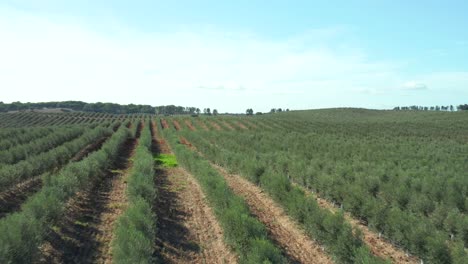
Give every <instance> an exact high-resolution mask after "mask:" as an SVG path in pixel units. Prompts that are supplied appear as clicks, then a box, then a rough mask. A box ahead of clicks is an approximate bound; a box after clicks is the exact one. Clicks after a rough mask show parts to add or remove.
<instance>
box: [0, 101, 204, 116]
mask: <svg viewBox="0 0 468 264" xmlns="http://www.w3.org/2000/svg"><path fill="white" fill-rule="evenodd" d="M44 108H62V109H70V110H73V111H83V112H97V113H111V114H135V113H144V114H162V115H184V114H186V115H191V114H200V112H201V111H200V109H199V108H197V107H184V106H176V105H163V106H151V105H140V104H128V105H121V104H116V103H101V102H97V103H86V102H82V101H64V102H41V103H29V102H28V103H21V102H12V103H11V104H6V103H3V102H0V112H9V111H28V110H36V109H44Z"/></svg>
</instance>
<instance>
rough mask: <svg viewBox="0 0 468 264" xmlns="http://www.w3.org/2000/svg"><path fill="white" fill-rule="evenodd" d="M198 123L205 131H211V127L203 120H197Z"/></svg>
mask: <svg viewBox="0 0 468 264" xmlns="http://www.w3.org/2000/svg"><path fill="white" fill-rule="evenodd" d="M197 124H198V125H199V126H200V127H201V128H203V129H204V130H205V131H209V130H210V129H209V128H208V127H207V126H206V124H205V123H203V122H202V121H200V120H197Z"/></svg>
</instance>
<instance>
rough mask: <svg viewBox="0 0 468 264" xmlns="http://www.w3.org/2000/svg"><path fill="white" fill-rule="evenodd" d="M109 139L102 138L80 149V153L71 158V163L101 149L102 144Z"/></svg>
mask: <svg viewBox="0 0 468 264" xmlns="http://www.w3.org/2000/svg"><path fill="white" fill-rule="evenodd" d="M108 138H109V137H102V138H100V139H98V140H97V141H96V142H93V143H91V144H89V145H88V146H86V147H85V148H84V149H82V150H81V151H80V152H78V153H76V155H75V156H74V157H73V158H71V161H80V160H82V159H84V158H85V157H86V156H88V155H89V154H90V153H91V152H94V151H96V150H98V149H100V148H101V146H102V144H104V142H105V141H106V140H107V139H108Z"/></svg>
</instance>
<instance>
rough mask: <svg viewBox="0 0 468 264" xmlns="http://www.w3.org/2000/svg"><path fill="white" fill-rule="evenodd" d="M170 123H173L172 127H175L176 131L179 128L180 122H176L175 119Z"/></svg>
mask: <svg viewBox="0 0 468 264" xmlns="http://www.w3.org/2000/svg"><path fill="white" fill-rule="evenodd" d="M172 123H174V128H175V129H176V130H177V131H179V130H181V128H180V124H179V122H178V121H177V120H173V121H172Z"/></svg>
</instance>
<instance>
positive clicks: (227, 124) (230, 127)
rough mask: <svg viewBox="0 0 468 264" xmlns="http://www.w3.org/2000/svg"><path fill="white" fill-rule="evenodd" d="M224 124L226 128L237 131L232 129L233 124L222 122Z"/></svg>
mask: <svg viewBox="0 0 468 264" xmlns="http://www.w3.org/2000/svg"><path fill="white" fill-rule="evenodd" d="M222 123H223V125H224V126H225V127H227V128H228V129H229V130H235V128H234V127H232V126H231V124H229V123H228V122H226V121H222Z"/></svg>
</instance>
